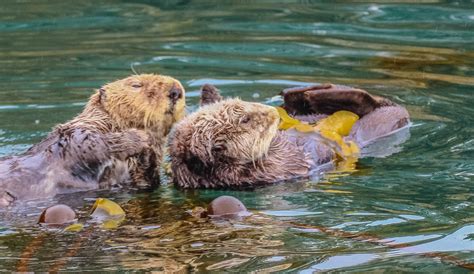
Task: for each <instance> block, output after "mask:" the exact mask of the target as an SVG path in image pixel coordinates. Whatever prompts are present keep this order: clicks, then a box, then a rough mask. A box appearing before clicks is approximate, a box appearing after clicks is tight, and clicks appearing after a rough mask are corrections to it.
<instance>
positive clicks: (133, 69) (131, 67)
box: [130, 63, 139, 75]
mask: <svg viewBox="0 0 474 274" xmlns="http://www.w3.org/2000/svg"><path fill="white" fill-rule="evenodd" d="M135 64H139V63H130V69H131V70H132V71H133V73H135V75H138V73H137V72H136V71H135V68H134V67H133V65H135Z"/></svg>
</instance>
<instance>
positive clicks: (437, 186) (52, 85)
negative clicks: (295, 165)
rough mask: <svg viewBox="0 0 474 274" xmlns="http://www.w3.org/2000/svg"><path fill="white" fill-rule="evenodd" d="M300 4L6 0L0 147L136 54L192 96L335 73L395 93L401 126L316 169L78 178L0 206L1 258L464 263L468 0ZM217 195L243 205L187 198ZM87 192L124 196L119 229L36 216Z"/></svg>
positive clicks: (471, 20) (454, 267)
mask: <svg viewBox="0 0 474 274" xmlns="http://www.w3.org/2000/svg"><path fill="white" fill-rule="evenodd" d="M313 2H316V1H303V2H295V1H289V2H288V1H287V2H285V3H276V2H275V1H230V2H229V1H226V2H222V3H221V2H219V3H216V2H213V1H199V3H197V2H196V1H145V0H104V1H99V2H97V1H80V2H77V3H74V5H71V4H69V3H66V2H64V1H58V0H53V1H46V0H39V1H32V0H26V1H17V0H6V1H3V2H2V9H0V34H1V35H0V70H1V73H0V80H1V81H0V83H1V84H0V117H1V118H2V119H0V155H7V154H11V153H18V152H21V151H24V150H25V149H26V148H27V147H28V146H29V145H31V144H32V143H34V142H37V141H38V140H40V139H41V138H42V137H44V136H45V135H46V134H47V132H48V131H49V130H50V128H51V127H52V126H54V125H55V124H57V123H59V122H62V121H65V120H67V119H70V118H71V117H73V116H74V115H75V114H76V113H78V112H79V111H80V110H81V108H82V107H83V105H84V103H85V102H86V100H87V98H88V96H89V95H90V94H91V92H92V90H93V89H95V88H97V87H99V86H100V85H101V84H103V83H105V82H108V81H113V80H115V79H118V78H122V77H124V76H126V75H129V74H131V73H132V71H131V69H130V67H131V66H132V65H133V67H134V68H135V70H137V71H138V72H156V73H163V74H170V75H173V76H175V77H176V78H178V79H180V80H181V81H182V82H183V84H184V86H185V87H186V89H187V91H188V99H189V100H188V105H189V109H190V110H193V109H195V108H196V103H197V100H198V98H197V97H198V95H199V93H198V90H199V87H200V86H201V85H202V84H204V83H207V82H209V83H212V84H214V85H216V86H218V87H219V88H221V90H222V91H223V92H224V94H225V95H226V96H240V97H241V98H243V99H245V100H251V101H260V102H265V103H269V104H273V105H277V104H278V103H279V102H281V98H278V97H275V95H277V94H278V92H279V91H280V90H281V89H283V88H286V87H289V86H295V85H304V84H310V83H321V82H335V83H340V84H347V85H352V86H357V87H361V88H364V89H367V90H369V91H370V92H373V93H375V94H380V95H384V96H387V97H389V98H391V99H392V100H393V101H395V102H397V103H400V104H403V105H405V106H407V108H408V109H409V111H410V113H411V115H412V117H413V127H412V128H411V129H410V134H411V137H410V139H409V140H408V141H407V142H406V143H404V144H403V145H402V147H401V151H400V152H399V153H397V154H394V155H391V156H390V157H387V158H370V157H369V158H363V159H361V160H360V161H359V162H358V163H357V166H356V169H357V171H356V172H351V173H350V174H341V173H337V174H330V175H328V176H326V177H324V178H322V179H320V180H319V181H308V182H298V183H288V184H281V185H275V186H271V187H266V188H262V189H257V190H255V191H245V192H235V191H216V190H200V191H179V190H175V189H174V188H173V187H172V186H170V185H168V184H166V182H167V180H166V178H165V180H164V185H163V186H162V187H160V188H159V189H157V190H156V191H154V192H153V193H140V192H137V193H130V192H127V193H123V192H101V193H82V194H77V195H73V196H67V197H58V198H56V199H55V201H45V202H43V203H37V202H36V203H29V204H26V205H23V209H22V210H20V212H18V213H11V212H0V258H2V260H1V263H0V269H1V270H7V271H13V270H36V271H47V270H73V271H81V270H99V269H103V270H127V269H146V270H169V271H171V270H183V271H186V270H201V271H205V270H207V271H212V270H213V271H222V270H232V271H236V272H239V271H251V270H261V271H284V270H286V271H300V272H313V271H320V270H353V271H357V272H366V271H374V270H375V269H380V268H384V269H390V270H392V269H393V270H395V271H397V270H398V271H408V272H409V271H414V270H422V271H426V272H433V271H434V272H463V271H468V269H472V263H474V256H473V255H472V254H473V251H474V250H473V246H474V242H473V241H474V238H473V237H474V236H473V235H474V229H473V224H474V217H473V215H472V211H473V204H474V191H473V190H474V186H473V184H472V178H473V176H474V172H473V170H474V161H473V160H472V159H474V139H473V137H472V136H473V134H474V130H473V123H474V119H473V117H474V112H473V108H472V105H474V97H473V96H472V88H473V86H474V80H473V79H474V77H473V76H474V69H473V67H474V66H473V64H474V51H473V50H474V47H473V44H474V43H473V42H474V12H473V10H474V6H473V4H472V3H469V2H466V1H423V2H421V1H413V2H416V3H410V1H399V2H397V3H394V2H391V1H380V2H378V3H375V2H373V3H369V2H370V1H369V2H363V3H350V1H337V2H335V3H313ZM375 151H377V148H375ZM223 194H227V195H234V196H236V197H238V198H239V199H241V200H242V201H243V202H244V203H245V204H246V206H247V207H248V208H249V209H253V210H254V213H255V214H254V215H253V216H251V217H249V218H246V219H243V220H239V221H234V222H230V223H229V222H209V221H207V220H204V219H199V218H195V217H193V216H191V215H190V214H189V213H187V210H191V209H193V208H195V207H199V206H201V207H205V206H206V204H207V203H208V202H209V201H211V200H212V199H213V198H214V197H217V196H219V195H223ZM98 196H107V197H110V198H111V199H114V200H116V201H118V202H119V203H120V204H122V205H123V207H124V208H125V210H126V211H127V221H126V223H125V224H124V225H123V226H121V227H120V228H119V229H117V230H102V229H100V228H97V227H94V226H93V225H89V226H87V228H86V229H85V230H83V231H81V232H78V233H60V232H53V231H45V230H42V229H40V228H39V227H37V226H36V225H35V221H36V219H37V217H38V215H39V213H40V212H41V210H42V208H44V207H46V206H47V205H48V204H51V203H53V202H57V201H59V202H64V203H68V204H70V205H71V206H73V207H74V208H75V209H77V210H78V211H79V215H81V216H87V212H88V210H89V209H90V206H91V205H92V203H93V200H94V198H96V197H98ZM83 220H84V222H86V223H87V218H84V219H83ZM469 264H471V266H469Z"/></svg>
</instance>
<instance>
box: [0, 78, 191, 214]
mask: <svg viewBox="0 0 474 274" xmlns="http://www.w3.org/2000/svg"><path fill="white" fill-rule="evenodd" d="M184 95H185V94H184V88H183V86H182V85H181V83H180V82H179V81H177V80H176V79H174V78H171V77H168V76H163V75H154V74H142V75H133V76H130V77H127V78H125V79H121V80H118V81H115V82H112V83H109V84H106V85H104V86H103V87H102V88H100V89H99V90H98V91H97V92H95V93H94V94H93V95H92V96H91V97H90V99H89V102H88V103H87V105H86V107H85V109H84V110H83V111H82V113H80V114H79V115H78V116H76V117H75V118H74V119H72V120H71V121H69V122H67V123H64V124H60V125H58V126H56V127H55V128H54V129H53V131H52V132H51V133H50V134H49V135H48V136H47V137H46V138H45V139H43V140H42V141H41V142H40V143H38V144H36V145H34V146H32V147H31V148H30V149H28V150H27V151H26V152H25V153H23V154H21V155H17V156H8V157H4V158H1V159H0V207H2V206H3V207H5V206H8V205H10V204H11V203H12V202H13V201H15V200H28V199H37V198H44V197H51V196H54V195H56V194H59V193H65V192H72V191H79V190H89V189H96V188H108V187H115V186H120V185H127V184H134V185H141V184H154V183H157V182H158V176H159V173H158V171H159V170H158V169H159V166H160V162H161V158H162V147H163V145H164V143H165V137H166V135H167V134H168V133H169V131H170V129H171V126H172V125H173V124H174V123H175V122H176V121H178V120H180V119H181V118H182V117H183V116H184V111H185V110H184V107H185V103H184Z"/></svg>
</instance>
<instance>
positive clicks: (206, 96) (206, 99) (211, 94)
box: [199, 84, 223, 106]
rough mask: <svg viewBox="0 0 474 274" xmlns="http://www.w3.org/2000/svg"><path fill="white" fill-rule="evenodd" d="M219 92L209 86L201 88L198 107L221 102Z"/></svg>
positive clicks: (205, 85)
mask: <svg viewBox="0 0 474 274" xmlns="http://www.w3.org/2000/svg"><path fill="white" fill-rule="evenodd" d="M222 99H223V98H222V96H221V95H220V90H219V89H218V88H216V87H215V86H213V85H211V84H204V85H203V86H202V87H201V100H200V103H199V105H200V106H205V105H209V104H213V103H216V102H219V101H222Z"/></svg>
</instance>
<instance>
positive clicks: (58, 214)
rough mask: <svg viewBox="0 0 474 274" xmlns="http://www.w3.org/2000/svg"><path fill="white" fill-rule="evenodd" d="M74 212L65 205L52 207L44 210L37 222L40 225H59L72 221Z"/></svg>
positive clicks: (74, 215) (74, 217)
mask: <svg viewBox="0 0 474 274" xmlns="http://www.w3.org/2000/svg"><path fill="white" fill-rule="evenodd" d="M75 219H76V212H74V210H73V209H72V208H70V207H69V206H67V205H62V204H59V205H54V206H51V207H48V208H46V209H45V210H44V211H43V213H41V216H40V218H39V220H38V223H40V224H48V225H61V224H66V223H70V222H72V221H74V220H75Z"/></svg>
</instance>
